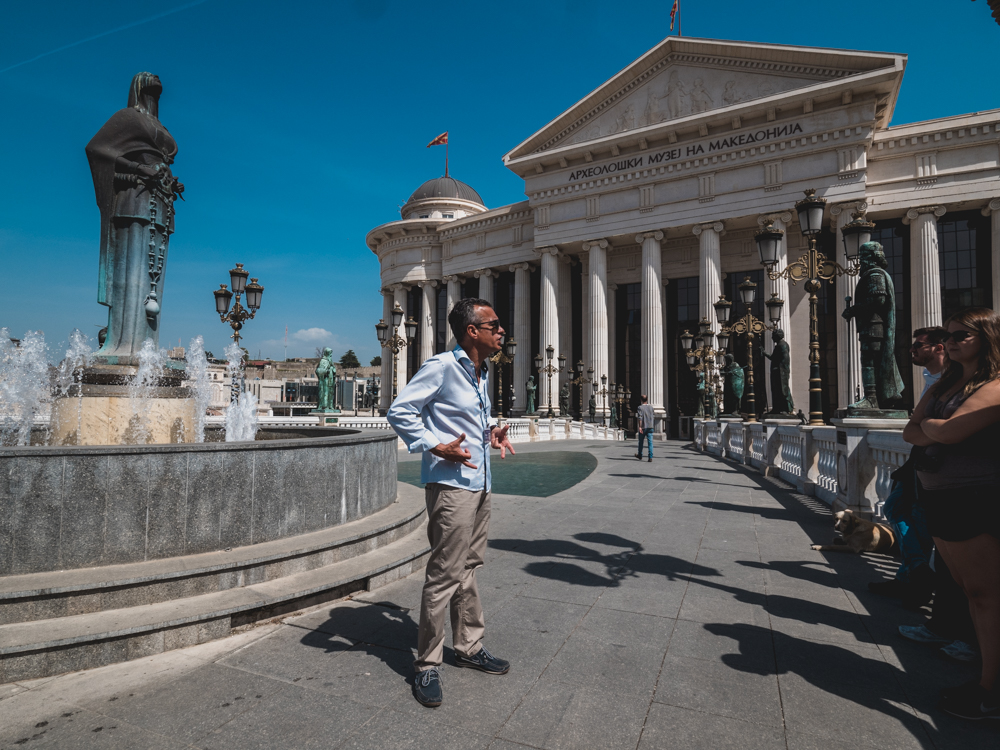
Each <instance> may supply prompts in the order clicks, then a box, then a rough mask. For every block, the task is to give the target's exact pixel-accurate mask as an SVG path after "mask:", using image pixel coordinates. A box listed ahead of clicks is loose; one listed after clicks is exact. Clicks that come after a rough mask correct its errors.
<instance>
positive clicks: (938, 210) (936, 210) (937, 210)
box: [903, 206, 948, 224]
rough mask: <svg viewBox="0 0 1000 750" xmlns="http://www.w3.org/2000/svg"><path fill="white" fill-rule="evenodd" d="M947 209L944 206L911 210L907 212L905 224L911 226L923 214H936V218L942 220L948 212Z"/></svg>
mask: <svg viewBox="0 0 1000 750" xmlns="http://www.w3.org/2000/svg"><path fill="white" fill-rule="evenodd" d="M947 210H948V209H947V208H945V207H944V206H919V207H918V208H911V209H910V210H909V211H907V212H906V216H905V217H904V218H903V223H904V224H909V223H910V222H911V221H914V220H915V219H916V218H917V217H918V216H921V215H923V214H934V216H935V217H936V218H938V219H940V218H941V217H942V216H944V215H945V213H946V212H947Z"/></svg>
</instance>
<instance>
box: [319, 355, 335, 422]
mask: <svg viewBox="0 0 1000 750" xmlns="http://www.w3.org/2000/svg"><path fill="white" fill-rule="evenodd" d="M316 379H317V380H318V381H319V382H318V383H317V388H316V391H317V395H316V411H323V412H336V411H338V409H337V405H336V404H335V403H334V398H335V393H336V387H337V365H336V364H334V361H333V349H331V348H330V347H326V348H325V349H324V350H323V356H322V357H321V358H320V360H319V362H318V363H317V364H316Z"/></svg>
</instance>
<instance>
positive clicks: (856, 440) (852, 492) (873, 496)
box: [830, 410, 906, 518]
mask: <svg viewBox="0 0 1000 750" xmlns="http://www.w3.org/2000/svg"><path fill="white" fill-rule="evenodd" d="M879 411H881V410H879ZM830 421H831V422H833V424H834V426H835V427H836V428H837V444H836V451H837V501H836V503H835V504H834V507H833V510H834V511H838V510H844V509H845V508H849V509H850V510H852V511H854V512H855V513H858V514H861V515H863V516H864V517H865V518H871V516H872V514H873V512H874V511H875V505H876V503H878V501H879V499H878V493H877V492H876V491H875V480H876V478H877V477H876V475H875V461H874V460H872V456H871V453H870V449H869V447H868V431H869V430H900V431H902V429H903V428H904V427H905V426H906V418H900V419H858V418H851V417H848V418H846V419H833V420H830ZM850 498H855V502H854V504H853V505H852V504H851V501H850Z"/></svg>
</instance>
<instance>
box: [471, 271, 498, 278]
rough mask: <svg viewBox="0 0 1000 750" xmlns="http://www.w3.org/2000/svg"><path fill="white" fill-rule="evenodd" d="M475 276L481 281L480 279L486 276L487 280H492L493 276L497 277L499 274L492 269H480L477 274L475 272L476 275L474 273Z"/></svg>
mask: <svg viewBox="0 0 1000 750" xmlns="http://www.w3.org/2000/svg"><path fill="white" fill-rule="evenodd" d="M473 275H474V276H475V277H476V278H477V279H480V278H482V277H484V276H485V277H486V278H490V277H491V276H496V275H497V272H496V271H494V270H493V269H492V268H480V269H479V270H478V271H476V272H475V273H474V274H473Z"/></svg>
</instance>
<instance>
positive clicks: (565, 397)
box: [559, 383, 569, 417]
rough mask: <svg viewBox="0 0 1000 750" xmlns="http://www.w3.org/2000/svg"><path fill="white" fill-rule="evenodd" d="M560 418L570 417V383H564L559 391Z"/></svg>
mask: <svg viewBox="0 0 1000 750" xmlns="http://www.w3.org/2000/svg"><path fill="white" fill-rule="evenodd" d="M559 416H560V417H568V416H569V383H563V384H562V388H560V389H559Z"/></svg>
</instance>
